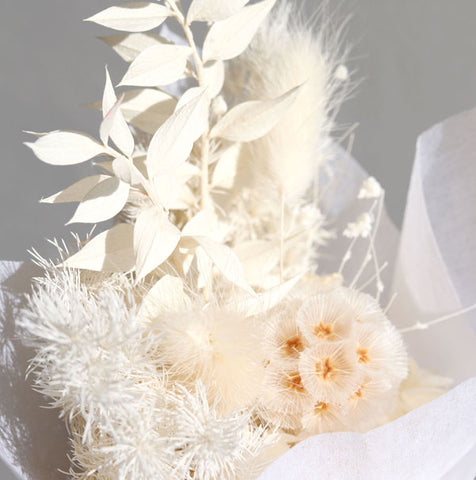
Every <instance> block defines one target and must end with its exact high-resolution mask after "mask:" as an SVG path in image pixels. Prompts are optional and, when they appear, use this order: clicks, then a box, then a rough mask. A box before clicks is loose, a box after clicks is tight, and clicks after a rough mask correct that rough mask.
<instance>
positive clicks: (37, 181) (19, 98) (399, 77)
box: [0, 0, 476, 480]
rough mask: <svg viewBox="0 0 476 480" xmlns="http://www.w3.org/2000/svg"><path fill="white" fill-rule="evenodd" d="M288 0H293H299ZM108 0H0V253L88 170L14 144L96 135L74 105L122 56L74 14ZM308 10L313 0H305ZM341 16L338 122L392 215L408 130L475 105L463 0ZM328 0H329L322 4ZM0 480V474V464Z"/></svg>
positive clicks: (475, 42) (94, 90)
mask: <svg viewBox="0 0 476 480" xmlns="http://www.w3.org/2000/svg"><path fill="white" fill-rule="evenodd" d="M298 1H299V0H298ZM114 3H115V2H114V1H113V0H81V1H72V0H69V1H66V0H41V1H31V0H30V1H28V2H19V1H18V0H2V13H1V15H0V92H1V93H0V95H1V100H2V101H1V106H2V108H1V117H0V118H1V120H0V122H1V123H0V127H1V128H0V146H1V155H2V160H1V162H2V165H1V170H0V172H1V173H0V225H1V227H0V259H25V258H27V254H26V250H27V249H28V248H30V247H32V246H33V247H37V248H38V249H39V250H40V251H43V252H44V251H46V248H45V241H44V238H45V237H48V238H51V237H53V236H59V237H61V236H64V235H66V231H67V230H66V229H65V228H64V227H63V226H62V225H63V223H64V222H65V221H66V220H67V219H68V217H69V215H70V214H71V213H72V209H73V207H72V206H55V207H51V206H48V205H40V204H38V203H37V200H38V199H39V198H41V196H46V195H49V194H51V193H53V192H56V191H57V190H59V189H60V188H62V187H63V186H66V185H67V184H69V183H71V182H72V181H74V180H75V179H77V178H79V176H80V175H84V173H85V172H87V169H88V167H87V166H79V167H50V166H48V165H45V164H43V163H41V162H40V161H38V160H36V159H35V158H34V156H33V154H32V152H31V151H30V150H29V149H27V148H26V147H24V146H23V145H22V142H23V141H27V140H29V137H28V136H27V135H25V134H22V133H21V132H22V130H34V131H49V130H54V129H58V128H60V129H61V128H63V129H72V130H80V131H86V132H88V133H90V134H92V135H97V130H98V122H99V117H98V114H97V113H96V112H94V111H91V110H89V109H87V108H85V107H81V105H82V104H85V103H87V102H90V101H94V100H96V99H98V98H99V97H100V96H101V93H102V88H103V82H104V73H103V72H104V64H105V63H107V64H108V66H109V68H110V72H111V75H112V77H113V79H114V80H115V81H116V82H117V81H118V80H119V79H120V78H121V76H122V73H123V72H124V70H125V64H123V63H122V61H121V60H120V59H119V58H118V57H116V55H115V54H114V53H113V52H112V51H111V50H110V49H109V48H108V47H107V46H106V45H105V44H103V43H102V42H101V41H99V40H97V39H96V38H95V37H96V36H97V35H104V34H106V32H107V31H106V30H105V29H102V28H100V27H98V26H95V25H92V24H90V23H83V22H82V21H81V19H82V18H85V17H87V16H89V15H91V14H93V13H95V12H97V11H99V10H101V9H102V8H105V7H107V6H110V5H112V4H114ZM304 3H305V4H306V8H307V9H308V10H309V11H313V10H314V9H315V8H316V7H317V6H318V5H319V4H320V2H317V1H312V0H309V1H307V2H304ZM338 4H339V6H338V8H339V10H340V12H341V15H345V14H351V15H352V18H351V20H350V22H349V28H348V33H347V38H348V40H349V41H350V42H351V43H352V44H353V45H354V48H353V52H352V57H351V62H350V67H351V69H353V70H354V69H355V70H356V71H357V75H356V79H361V80H362V82H361V84H360V86H359V88H358V90H357V92H356V94H355V95H354V97H353V98H352V99H351V100H350V101H349V102H348V103H347V104H346V105H345V106H344V108H343V110H342V112H341V114H340V121H341V122H342V123H344V124H346V125H352V124H354V123H356V122H358V123H359V127H358V129H357V132H356V133H357V136H356V139H355V143H354V148H353V153H354V155H355V156H356V158H357V159H359V160H360V162H361V163H362V164H363V165H364V167H365V168H366V169H367V170H368V171H369V172H371V173H372V174H373V175H375V176H376V177H377V178H378V179H379V180H380V181H381V183H382V184H383V185H384V187H385V188H386V190H387V201H388V208H389V211H390V214H391V216H392V217H393V219H394V220H395V221H396V222H397V223H400V221H401V218H402V214H403V207H404V203H405V196H406V189H407V186H408V181H409V175H410V170H411V165H412V162H413V155H414V147H415V141H416V138H417V135H418V134H419V133H420V132H422V131H423V130H425V129H426V128H428V127H430V126H431V125H432V124H434V123H436V122H438V121H440V120H442V119H444V118H445V117H447V116H449V115H452V114H454V113H457V112H458V111H460V110H463V109H468V108H470V107H473V106H474V105H475V104H476V29H475V23H476V2H475V1H474V0H451V1H449V0H352V1H348V0H341V1H339V2H338ZM335 5H336V2H332V7H331V8H332V9H334V8H336V7H335ZM1 468H2V467H1V466H0V479H2V480H4V479H5V480H6V479H7V478H8V474H7V473H6V472H3V471H2V470H1Z"/></svg>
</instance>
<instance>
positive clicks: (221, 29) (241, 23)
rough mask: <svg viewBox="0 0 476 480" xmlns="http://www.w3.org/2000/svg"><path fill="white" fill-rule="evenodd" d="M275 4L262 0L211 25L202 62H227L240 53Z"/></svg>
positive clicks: (268, 0)
mask: <svg viewBox="0 0 476 480" xmlns="http://www.w3.org/2000/svg"><path fill="white" fill-rule="evenodd" d="M222 3H225V2H222ZM275 3H276V0H264V1H262V2H259V3H256V4H254V5H251V6H249V7H244V8H242V9H241V10H240V11H239V12H238V13H236V14H235V15H233V16H232V17H229V18H227V19H225V20H221V21H219V22H216V23H215V24H213V25H212V27H211V28H210V31H209V32H208V35H207V36H206V38H205V42H204V45H203V60H204V61H208V60H229V59H230V58H234V57H236V56H238V55H239V54H240V53H242V52H243V51H244V50H245V49H246V47H247V46H248V45H249V43H250V42H251V40H252V38H253V37H254V35H255V33H256V31H257V30H258V28H259V26H260V24H261V22H262V21H263V20H264V19H265V17H266V15H268V13H269V11H270V10H271V9H272V8H273V5H274V4H275Z"/></svg>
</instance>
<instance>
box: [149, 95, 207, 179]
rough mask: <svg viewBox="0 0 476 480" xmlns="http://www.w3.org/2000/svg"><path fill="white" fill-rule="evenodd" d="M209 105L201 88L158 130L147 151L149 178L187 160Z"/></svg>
mask: <svg viewBox="0 0 476 480" xmlns="http://www.w3.org/2000/svg"><path fill="white" fill-rule="evenodd" d="M208 105H209V99H208V96H207V95H206V92H204V91H201V92H200V93H199V94H198V95H196V96H195V97H194V98H193V99H192V100H191V101H190V102H188V103H187V104H185V105H183V106H182V107H181V108H178V109H177V110H176V111H175V112H174V114H173V115H172V116H171V117H170V118H169V119H168V120H167V121H166V122H165V123H164V124H163V125H162V126H161V127H160V128H159V129H158V130H157V132H156V133H155V135H154V136H153V137H152V140H151V141H150V145H149V151H148V153H147V170H148V172H149V178H153V177H154V176H156V175H158V174H160V173H164V172H168V171H170V170H172V169H174V168H177V167H178V166H179V165H180V164H182V163H183V162H185V161H186V160H187V158H188V156H189V155H190V152H191V150H192V147H193V143H194V142H195V140H197V138H198V137H200V135H201V134H202V133H203V132H204V130H205V129H206V126H207V122H208Z"/></svg>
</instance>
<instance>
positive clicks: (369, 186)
mask: <svg viewBox="0 0 476 480" xmlns="http://www.w3.org/2000/svg"><path fill="white" fill-rule="evenodd" d="M382 194H383V188H382V187H381V185H380V183H378V181H377V180H376V179H375V178H374V177H368V178H367V179H366V180H365V181H364V183H363V184H362V187H361V188H360V191H359V195H358V197H357V198H360V199H363V198H379V197H381V196H382Z"/></svg>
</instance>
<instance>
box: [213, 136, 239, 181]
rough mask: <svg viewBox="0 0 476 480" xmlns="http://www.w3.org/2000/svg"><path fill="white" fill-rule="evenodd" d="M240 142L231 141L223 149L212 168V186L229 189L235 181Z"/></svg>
mask: <svg viewBox="0 0 476 480" xmlns="http://www.w3.org/2000/svg"><path fill="white" fill-rule="evenodd" d="M240 151H241V144H240V143H232V144H231V146H230V147H228V148H227V149H226V150H224V151H223V153H222V154H221V155H220V157H219V159H218V160H217V162H216V165H215V169H214V170H213V175H212V181H211V185H212V187H220V188H225V189H231V188H232V187H233V185H234V183H235V178H236V173H237V168H238V159H239V156H240Z"/></svg>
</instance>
